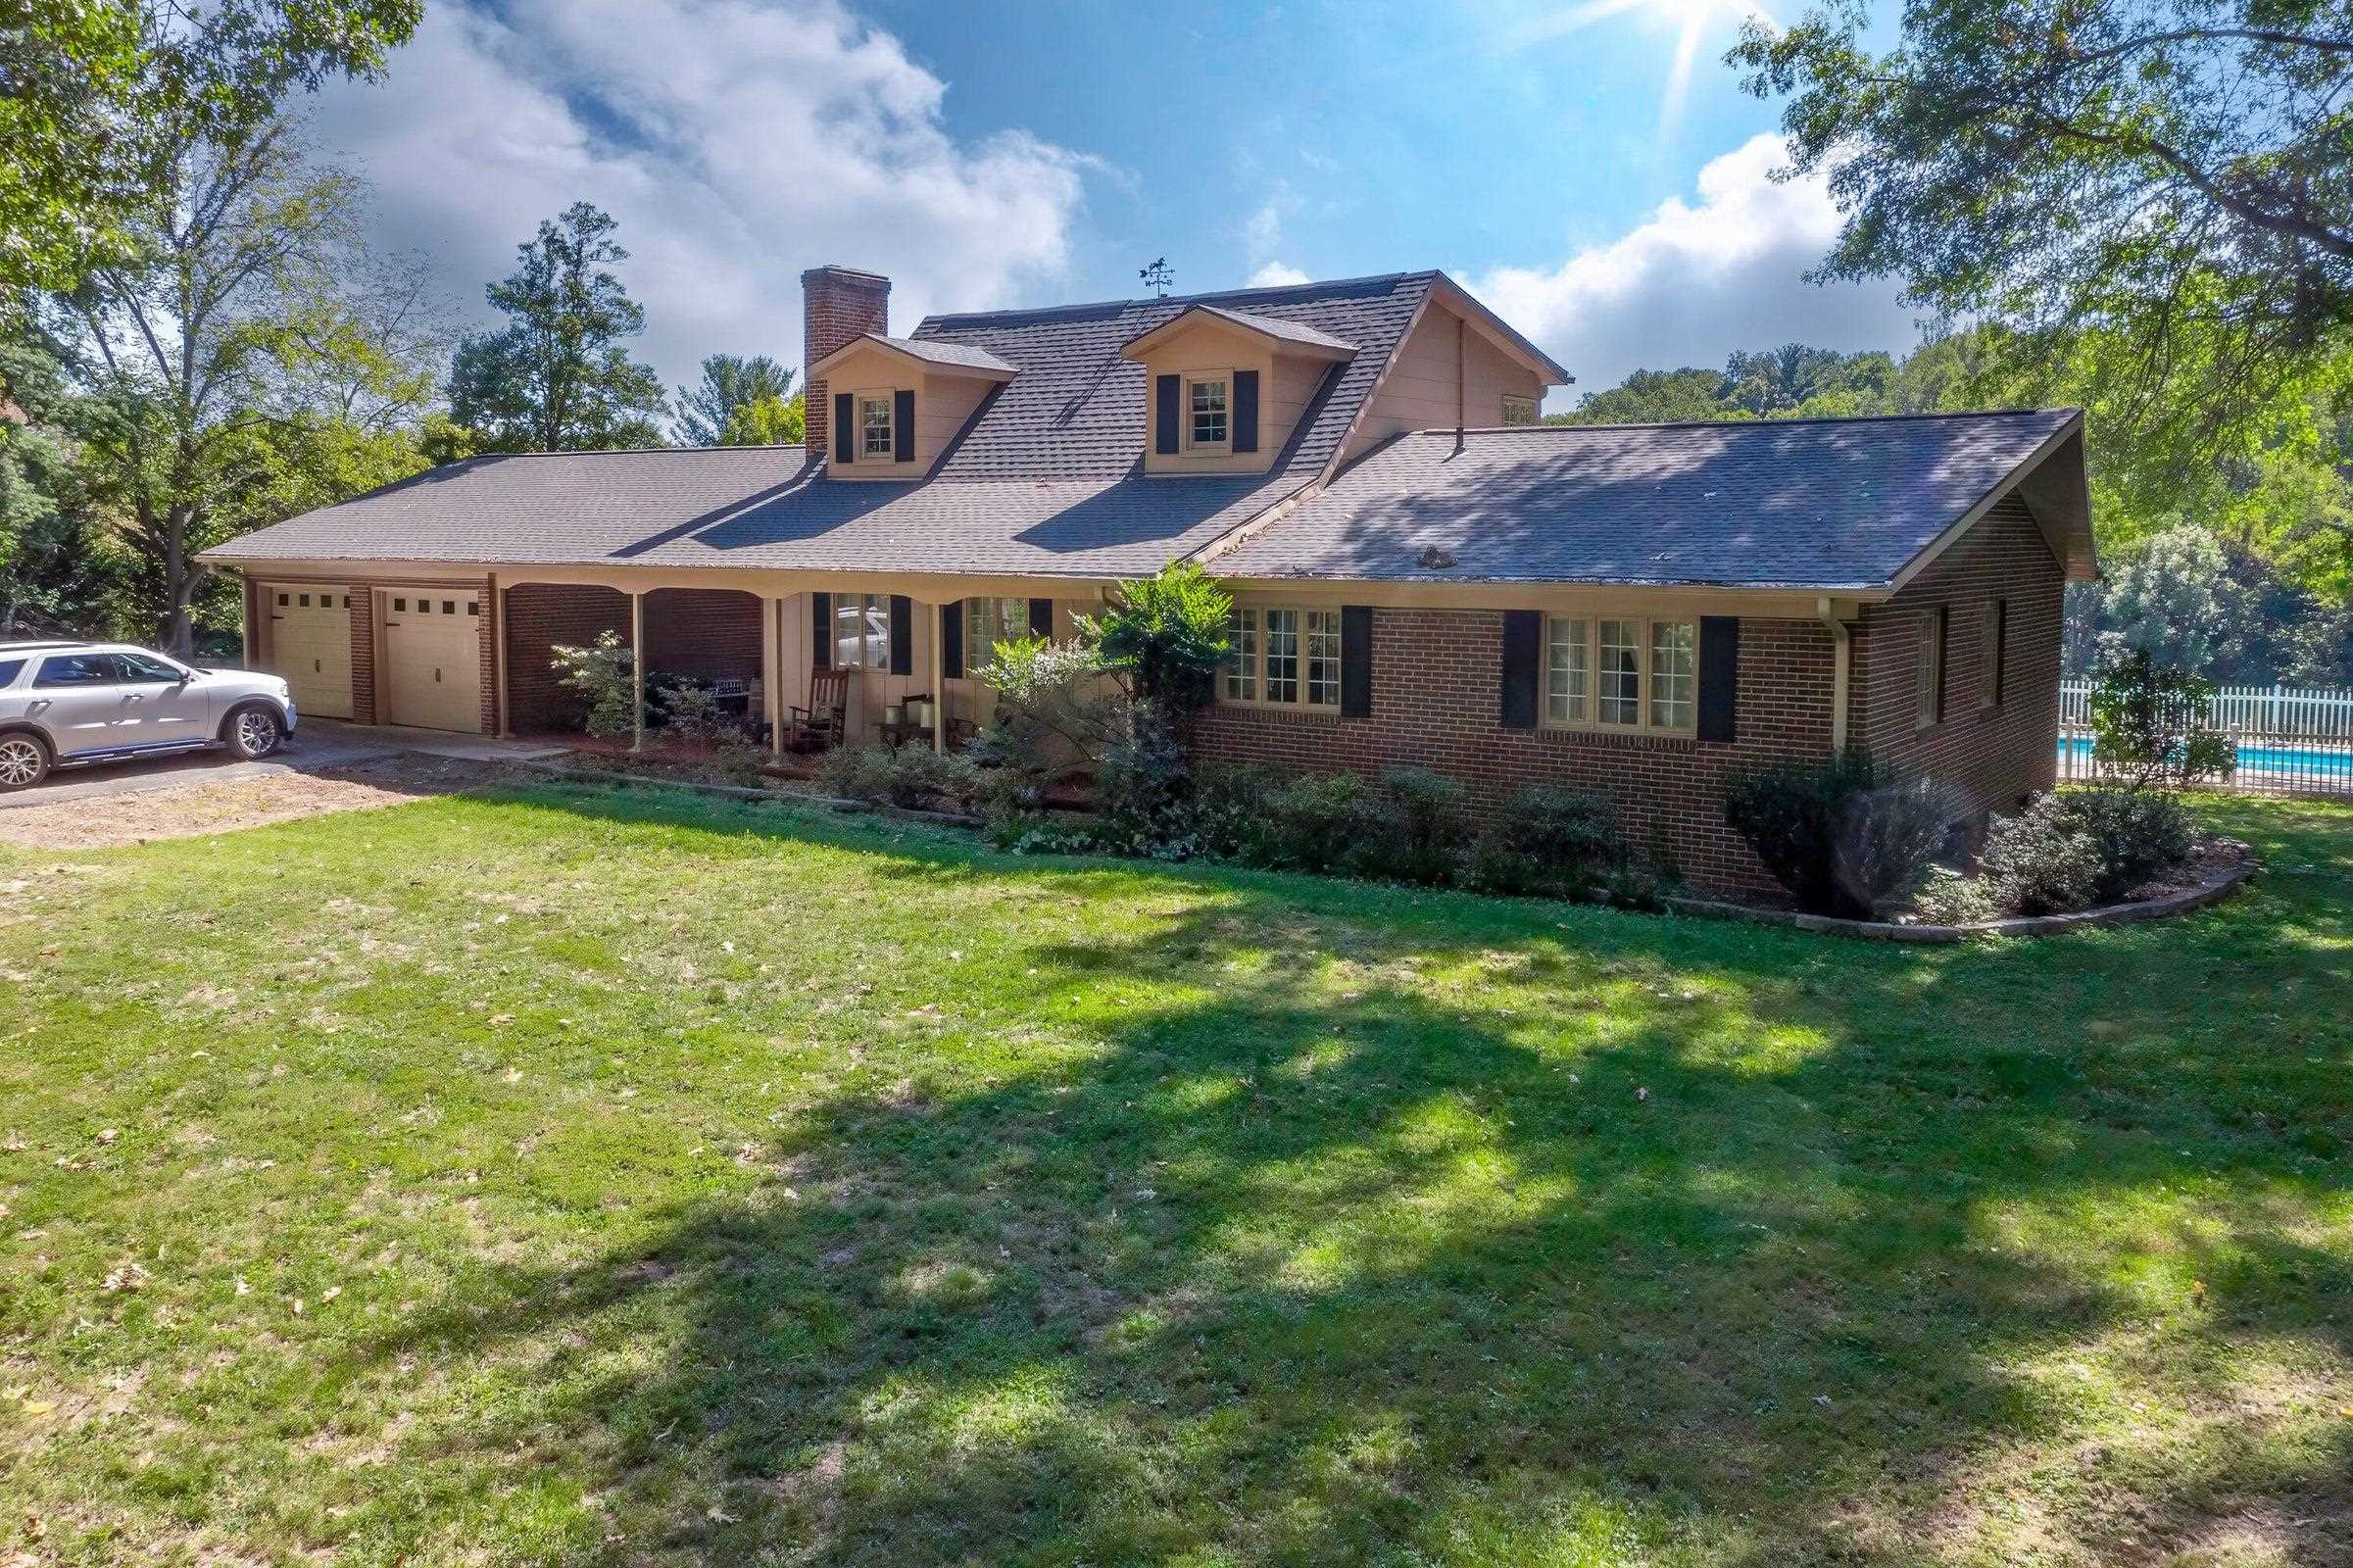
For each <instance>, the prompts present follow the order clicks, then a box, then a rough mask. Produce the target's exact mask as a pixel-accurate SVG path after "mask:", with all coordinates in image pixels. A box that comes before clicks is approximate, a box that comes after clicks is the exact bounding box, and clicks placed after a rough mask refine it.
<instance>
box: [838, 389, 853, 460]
mask: <svg viewBox="0 0 2353 1568" xmlns="http://www.w3.org/2000/svg"><path fill="white" fill-rule="evenodd" d="M857 418H858V414H857V410H856V409H855V408H854V407H853V406H852V400H851V397H850V394H849V393H847V392H836V393H835V394H834V395H833V461H834V462H836V463H855V462H857V461H858V432H857V431H856V430H853V429H852V428H851V425H852V424H853V423H855V422H856V421H857Z"/></svg>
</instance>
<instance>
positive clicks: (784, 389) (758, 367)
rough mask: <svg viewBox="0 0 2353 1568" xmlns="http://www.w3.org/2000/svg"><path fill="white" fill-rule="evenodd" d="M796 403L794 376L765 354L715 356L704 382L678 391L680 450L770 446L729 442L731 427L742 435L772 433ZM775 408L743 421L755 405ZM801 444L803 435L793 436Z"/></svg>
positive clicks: (709, 360)
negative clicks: (767, 430)
mask: <svg viewBox="0 0 2353 1568" xmlns="http://www.w3.org/2000/svg"><path fill="white" fill-rule="evenodd" d="M792 402H793V372H792V370H791V369H790V368H787V367H785V366H782V365H778V364H777V363H776V362H775V361H774V360H772V359H770V358H768V357H767V356H766V355H765V354H755V355H753V356H752V357H750V358H749V359H747V358H745V357H744V356H743V355H740V354H713V355H711V356H710V357H709V358H707V359H705V360H704V362H703V379H702V380H701V381H700V382H699V383H697V384H696V385H694V386H682V387H680V388H679V389H678V399H677V407H678V424H677V437H678V444H679V445H680V446H688V447H732V446H757V445H765V444H766V443H764V442H755V441H740V440H730V439H728V431H729V429H730V428H731V427H736V428H739V429H740V430H742V431H746V432H749V431H755V430H759V429H761V428H763V427H768V428H772V427H774V425H775V424H776V423H777V421H778V419H779V418H780V417H781V413H780V411H781V410H783V409H784V408H785V407H786V406H787V405H789V404H790V403H792ZM763 403H764V404H767V405H771V406H772V408H771V409H770V410H769V412H767V413H765V414H761V415H754V416H751V417H745V418H743V419H741V420H740V421H739V419H738V415H739V413H740V412H741V411H743V410H745V409H747V408H749V407H751V406H752V405H755V404H763ZM792 439H793V440H796V441H798V440H799V439H800V437H799V436H798V435H796V436H794V437H792Z"/></svg>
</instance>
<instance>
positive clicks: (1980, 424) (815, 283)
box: [204, 267, 2094, 889]
mask: <svg viewBox="0 0 2353 1568" xmlns="http://www.w3.org/2000/svg"><path fill="white" fill-rule="evenodd" d="M802 284H803V291H804V307H805V313H806V314H805V325H806V334H807V344H808V353H809V368H808V378H807V387H808V392H809V418H808V438H807V442H806V444H805V446H803V447H797V448H789V449H778V448H721V449H701V450H661V451H635V452H598V453H556V454H544V455H542V454H524V455H503V456H493V457H481V458H473V459H468V460H466V461H463V462H459V463H454V464H450V465H446V466H442V467H439V468H436V469H433V470H431V471H430V472H427V473H424V474H420V475H417V476H416V477H414V478H411V479H408V480H405V481H402V482H401V483H398V484H395V485H391V486H388V487H386V488H384V489H382V490H378V491H374V492H371V493H369V494H368V495H365V496H361V497H357V498H355V499H353V500H351V501H347V502H344V503H342V504H340V505H338V506H334V507H328V508H324V509H322V510H320V511H318V512H313V513H309V514H306V515H302V516H299V517H295V518H292V519H290V520H288V521H286V522H283V523H279V524H277V525H276V526H274V527H271V528H267V529H264V530H262V531H261V532H259V533H255V534H250V535H247V536H246V537H244V538H241V539H238V540H235V541H233V542H232V543H230V544H227V545H224V546H222V547H221V548H219V549H217V550H214V551H212V552H209V553H208V554H207V555H206V557H205V558H204V559H205V560H206V561H207V562H208V563H210V564H214V565H216V566H219V567H221V568H224V569H232V570H235V571H237V572H239V573H241V574H242V576H243V578H244V581H245V604H246V617H247V621H246V634H247V648H248V650H249V652H250V653H251V655H252V656H253V657H254V658H255V659H256V660H257V662H261V663H263V664H265V665H266V666H268V667H270V668H274V669H277V670H278V671H280V672H281V673H284V674H285V675H287V677H288V678H289V680H291V681H292V682H293V683H294V686H295V691H296V696H297V700H298V702H299V703H300V704H301V706H302V707H303V708H304V710H305V711H309V712H312V713H319V714H327V715H331V716H343V717H351V718H356V719H359V720H361V721H364V722H382V723H397V724H410V725H420V726H425V727H431V728H444V729H469V730H481V731H489V732H496V733H502V734H515V733H544V732H550V731H559V730H562V729H564V728H566V727H569V726H572V725H574V724H576V722H577V714H576V713H575V712H573V711H571V710H570V709H569V708H568V706H567V704H566V702H565V694H564V692H563V691H562V690H561V689H560V688H559V687H558V686H557V685H556V683H555V682H554V681H553V680H552V679H551V677H550V673H549V657H550V655H549V650H550V649H551V647H552V646H554V645H556V644H560V643H581V642H586V641H589V640H591V639H593V638H594V637H595V636H596V635H597V634H598V633H599V632H601V631H605V630H612V631H614V632H617V633H618V634H620V635H621V636H622V637H623V638H624V640H626V641H627V642H628V643H629V644H630V646H632V647H633V648H637V649H640V650H642V651H643V656H644V657H643V658H642V660H641V661H640V662H641V664H642V665H643V666H644V667H645V668H646V669H648V670H652V671H659V672H666V673H671V674H676V675H680V676H686V677H692V678H698V679H707V680H715V681H726V682H736V683H740V685H741V687H742V688H743V689H745V690H746V692H747V693H748V694H749V700H750V703H751V706H752V709H753V711H756V712H760V713H763V714H764V715H765V716H766V717H767V718H768V719H769V720H770V721H771V722H772V721H774V720H776V719H777V718H779V717H781V716H782V714H783V713H784V711H785V710H786V709H787V708H788V707H789V706H790V705H792V704H796V703H801V702H804V701H806V693H807V692H808V690H809V682H810V677H811V674H812V672H813V671H814V670H817V669H828V670H840V671H844V672H845V673H846V675H847V678H848V684H849V688H850V692H851V697H850V703H851V715H850V717H851V723H852V726H853V728H854V729H855V730H858V731H861V732H868V733H870V732H872V731H873V729H874V728H875V726H876V725H877V724H878V723H879V722H880V720H881V717H882V715H883V713H884V712H885V711H886V710H887V709H888V708H889V707H890V706H891V705H895V704H900V703H903V702H905V701H907V699H909V698H912V697H916V696H930V697H934V698H936V699H937V700H938V701H939V703H940V705H941V707H942V708H943V709H944V711H945V712H946V714H947V715H948V717H949V719H950V720H951V723H952V725H955V724H973V725H977V724H979V723H982V722H984V721H985V720H986V718H987V716H988V711H989V707H990V701H991V699H990V694H989V692H988V690H987V688H986V687H985V686H983V685H982V684H980V683H979V682H978V681H976V680H975V679H974V678H973V671H975V670H977V669H978V668H980V667H981V666H982V665H984V664H985V663H986V662H987V659H988V651H989V647H990V645H991V644H992V643H994V642H995V641H997V640H999V639H1001V638H1006V637H1015V636H1022V635H1028V634H1031V633H1034V632H1050V633H1054V634H1066V633H1067V632H1068V631H1069V630H1070V627H1071V618H1072V616H1073V615H1075V614H1080V613H1088V612H1090V611H1092V610H1093V609H1095V608H1096V607H1098V606H1099V605H1101V604H1102V603H1103V599H1104V596H1105V595H1106V593H1107V592H1108V591H1109V590H1110V589H1111V588H1112V587H1113V586H1114V585H1115V584H1116V583H1118V582H1119V581H1121V580H1123V579H1128V578H1133V577H1138V576H1143V575H1148V574H1150V573H1152V571H1155V570H1157V569H1158V568H1159V567H1160V566H1162V565H1163V564H1166V563H1168V562H1171V561H1177V560H1191V561H1198V562H1200V563H1201V564H1202V565H1203V566H1204V567H1205V568H1206V569H1208V570H1209V571H1210V572H1212V573H1213V574H1215V575H1216V576H1218V577H1219V578H1220V579H1221V580H1223V581H1224V582H1225V584H1226V585H1227V586H1228V587H1229V588H1230V589H1231V590H1232V591H1233V593H1234V595H1235V600H1236V607H1237V608H1236V616H1235V626H1234V635H1235V643H1236V658H1235V660H1234V662H1233V665H1232V667H1231V668H1229V670H1228V671H1227V672H1226V674H1225V676H1224V678H1223V679H1222V680H1221V681H1220V683H1219V690H1218V699H1217V702H1216V704H1215V705H1214V706H1213V707H1212V708H1211V709H1209V710H1208V711H1206V712H1205V713H1203V714H1202V715H1201V718H1200V719H1199V721H1198V722H1197V724H1196V725H1195V745H1196V747H1197V748H1198V750H1199V751H1200V752H1201V753H1202V754H1203V755H1204V756H1207V757H1210V758H1215V759H1224V760H1256V761H1263V762H1269V763H1273V764H1277V765H1280V766H1290V767H1299V768H1303V769H1305V768H1341V767H1347V768H1357V769H1362V770H1368V771H1369V770H1375V769H1378V768H1380V767H1382V766H1385V765H1392V764H1397V763H1416V764H1421V765H1425V766H1431V767H1436V768H1440V769H1443V770H1445V771H1447V772H1451V773H1454V774H1456V775H1458V776H1460V777H1462V778H1463V779H1465V780H1466V781H1468V782H1469V783H1471V784H1472V785H1473V787H1474V790H1475V791H1476V792H1477V794H1478V795H1479V796H1480V797H1481V798H1483V799H1488V800H1495V799H1499V798H1500V797H1502V796H1503V795H1505V794H1507V793H1508V792H1510V791H1511V790H1513V789H1515V788H1517V787H1519V786H1521V785H1523V784H1527V783H1533V782H1538V781H1559V782H1568V783H1574V784H1577V785H1580V786H1583V787H1587V788H1591V789H1596V790H1601V791H1604V792H1606V793H1607V794H1609V795H1610V796H1611V797H1612V799H1613V800H1614V801H1615V802H1616V803H1617V805H1618V808H1619V809H1620V812H1621V815H1622V819H1623V821H1624V823H1625V826H1626V829H1627V831H1628V833H1629V834H1630V836H1632V837H1633V838H1634V839H1635V840H1636V841H1637V842H1638V843H1639V844H1640V845H1642V847H1643V848H1644V849H1646V850H1648V851H1649V852H1651V853H1653V854H1656V855H1658V856H1660V857H1662V858H1666V859H1668V860H1670V861H1672V862H1673V863H1674V864H1676V865H1677V866H1678V867H1679V868H1680V869H1681V870H1682V871H1683V873H1684V874H1685V875H1686V876H1687V877H1689V878H1690V879H1691V880H1692V881H1693V882H1695V883H1698V884H1701V885H1703V886H1709V887H1718V888H1727V889H1739V888H1754V887H1758V886H1760V885H1761V884H1762V882H1763V874H1762V870H1761V868H1760V867H1759V866H1758V865H1757V864H1756V863H1755V861H1754V859H1753V858H1751V857H1750V856H1749V855H1748V853H1747V851H1746V850H1745V848H1744V847H1743V846H1741V845H1740V843H1739V841H1738V840H1737V839H1736V838H1735V837H1734V836H1733V835H1731V834H1730V833H1729V831H1728V830H1727V829H1726V828H1725V826H1724V823H1723V811H1722V784H1723V781H1724V779H1725V777H1726V776H1727V775H1728V774H1730V773H1732V772H1735V771H1738V770H1740V769H1744V768H1748V767H1752V766H1755V765H1758V764H1761V763H1764V762H1768V761H1772V760H1788V759H1803V758H1813V757H1821V756H1825V755H1827V754H1829V753H1830V752H1831V751H1832V750H1833V749H1835V748H1838V747H1841V746H1859V747H1865V748H1868V749H1869V750H1870V751H1872V752H1874V753H1875V754H1878V755H1881V756H1883V757H1886V758H1888V759H1890V760H1894V761H1896V762H1897V763H1899V764H1900V765H1904V766H1909V767H1916V768H1922V769H1926V770H1928V771H1930V772H1932V773H1934V774H1935V775H1936V776H1937V777H1939V778H1942V779H1945V780H1947V781H1948V782H1950V783H1952V784H1953V785H1955V786H1956V787H1957V788H1958V789H1959V790H1961V791H1962V792H1964V794H1965V796H1966V799H1967V802H1968V804H1969V806H1970V807H1971V808H1972V809H1979V810H1983V809H1998V808H2002V807H2006V806H2009V805H2012V804H2014V803H2016V802H2017V801H2018V800H2020V799H2021V798H2022V797H2024V796H2025V795H2027V794H2028V793H2030V792H2032V791H2034V790H2037V789H2042V788H2047V787H2048V786H2049V784H2050V782H2051V778H2052V773H2053V766H2054V758H2055V750H2054V735H2055V730H2056V724H2057V703H2058V672H2059V626H2060V596H2061V589H2062V587H2063V585H2064V583H2065V582H2066V581H2067V580H2068V579H2069V578H2070V577H2083V576H2088V575H2089V574H2091V573H2092V571H2093V570H2094V563H2093V560H2092V554H2091V536H2090V525H2089V513H2088V503H2087V498H2086V491H2085V485H2084V472H2083V419H2082V416H2081V415H2080V414H2078V413H2076V412H2075V411H2072V410H2059V411H2008V412H2000V413H1989V414H1970V415H1949V416H1923V417H1902V418H1878V419H1838V420H1796V421H1776V422H1770V423H1720V424H1686V425H1642V426H1637V425H1624V426H1548V425H1542V424H1539V423H1537V422H1535V421H1536V419H1537V411H1538V409H1539V407H1540V405H1541V401H1542V399H1543V397H1544V392H1545V390H1546V389H1547V388H1549V387H1552V386H1557V385H1561V384H1563V383H1565V382H1566V381H1567V380H1568V379H1569V377H1568V373H1567V372H1566V371H1565V370H1563V369H1562V368H1560V367H1559V366H1558V365H1556V364H1555V363H1553V361H1552V360H1551V359H1550V358H1548V357H1547V356H1546V355H1544V353H1543V352H1542V351H1541V350H1539V349H1538V348H1536V347H1535V346H1534V345H1533V344H1531V343H1530V342H1529V341H1528V340H1527V339H1526V338H1524V337H1522V336H1521V335H1520V334H1519V333H1518V332H1516V331H1515V330H1513V329H1512V328H1511V327H1510V326H1509V325H1508V324H1507V323H1506V322H1504V321H1502V320H1501V319H1498V318H1496V317H1495V315H1494V314H1493V313H1492V312H1490V311H1488V310H1487V309H1486V308H1485V307H1484V306H1482V305H1480V304H1479V303H1478V302H1477V301H1476V300H1474V299H1473V298H1471V296H1470V295H1469V294H1468V293H1466V292H1465V291H1463V290H1462V289H1461V288H1460V287H1458V286H1457V285H1455V284H1454V283H1453V282H1452V281H1451V280H1450V279H1448V278H1447V277H1446V275H1445V274H1443V273H1439V272H1412V273H1398V274H1393V275H1388V276H1382V277H1368V278H1355V279H1349V280H1346V281H1340V282H1331V283H1310V284H1301V285H1298V286H1294V287H1283V288H1267V289H1250V290H1245V291H1239V292H1233V293H1222V294H1207V295H1198V296H1193V297H1190V298H1171V299H1164V300H1141V301H1137V300H1130V301H1119V302H1112V303H1107V304H1102V305H1087V306H1074V307H1066V308H1061V309H1052V310H1036V311H1005V312H993V313H989V314H985V315H967V316H938V317H932V318H929V319H925V320H924V321H923V322H922V323H921V324H920V325H918V326H917V327H916V328H915V330H914V331H913V332H912V333H911V334H910V335H908V336H905V337H900V336H894V335H892V334H891V332H890V322H889V297H890V283H889V281H888V280H887V279H885V278H883V277H880V276H877V275H875V274H873V273H868V272H859V271H854V270H849V269H845V268H834V267H827V268H818V269H814V270H810V271H809V272H806V273H804V274H803V278H802ZM932 739H933V744H945V741H946V736H945V735H944V734H943V733H941V727H940V726H935V727H934V733H933V737H932Z"/></svg>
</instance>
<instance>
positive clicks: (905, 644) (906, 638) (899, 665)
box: [891, 594, 937, 696]
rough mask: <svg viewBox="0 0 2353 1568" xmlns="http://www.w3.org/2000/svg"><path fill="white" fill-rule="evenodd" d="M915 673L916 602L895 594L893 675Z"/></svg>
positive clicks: (893, 612) (892, 648)
mask: <svg viewBox="0 0 2353 1568" xmlns="http://www.w3.org/2000/svg"><path fill="white" fill-rule="evenodd" d="M914 672H915V602H914V601H913V600H912V599H909V598H907V595H905V594H893V595H891V673H892V674H894V675H912V674H913V673H914ZM934 695H935V696H936V695H937V694H936V693H935V694H934Z"/></svg>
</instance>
